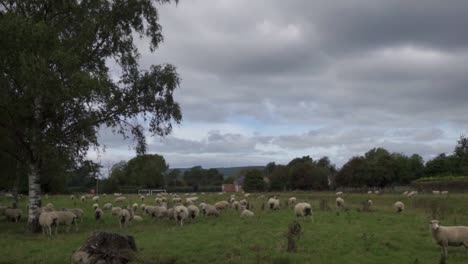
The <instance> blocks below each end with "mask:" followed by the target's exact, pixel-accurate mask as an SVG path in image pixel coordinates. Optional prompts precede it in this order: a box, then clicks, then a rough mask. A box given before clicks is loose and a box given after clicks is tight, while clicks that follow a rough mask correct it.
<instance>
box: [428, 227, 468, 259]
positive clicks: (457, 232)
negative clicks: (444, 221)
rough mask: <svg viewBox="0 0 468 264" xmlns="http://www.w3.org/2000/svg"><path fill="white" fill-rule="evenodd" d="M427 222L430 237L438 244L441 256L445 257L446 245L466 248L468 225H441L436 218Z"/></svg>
mask: <svg viewBox="0 0 468 264" xmlns="http://www.w3.org/2000/svg"><path fill="white" fill-rule="evenodd" d="M429 223H430V225H431V233H432V238H434V240H435V242H436V243H437V244H438V245H439V246H440V248H441V250H442V252H441V253H442V256H443V257H447V253H448V246H456V247H458V246H464V247H465V248H466V249H468V226H441V225H440V222H439V221H438V220H432V221H430V222H429Z"/></svg>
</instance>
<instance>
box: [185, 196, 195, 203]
mask: <svg viewBox="0 0 468 264" xmlns="http://www.w3.org/2000/svg"><path fill="white" fill-rule="evenodd" d="M185 201H186V202H187V203H190V204H194V203H196V202H197V201H198V197H189V198H186V199H185Z"/></svg>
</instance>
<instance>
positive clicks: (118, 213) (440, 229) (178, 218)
mask: <svg viewBox="0 0 468 264" xmlns="http://www.w3.org/2000/svg"><path fill="white" fill-rule="evenodd" d="M371 193H374V194H379V192H378V191H374V192H372V191H369V194H371ZM432 193H433V194H436V195H439V194H445V195H446V194H448V192H447V191H433V192H432ZM203 194H204V193H202V195H203ZM417 194H418V192H417V191H407V192H404V193H403V195H404V196H406V197H413V196H415V195H417ZM114 195H115V196H116V198H115V199H114V204H115V205H118V204H121V205H122V206H114V205H113V204H111V203H106V204H104V205H103V206H102V207H101V206H100V205H99V199H100V198H99V196H91V195H83V196H81V197H80V200H81V201H82V202H83V203H84V202H85V201H87V200H88V199H91V200H92V202H93V205H92V207H93V210H94V219H95V220H96V221H102V219H103V216H104V214H107V213H110V214H111V215H112V216H114V217H116V219H117V221H118V223H119V226H120V228H126V227H127V226H128V225H129V223H131V222H133V221H136V222H139V221H142V220H143V215H146V217H150V218H152V219H154V220H158V219H171V220H173V221H175V222H176V223H177V225H180V226H183V225H184V223H186V222H188V221H193V220H194V219H195V218H197V217H199V216H200V215H203V216H205V217H211V216H214V217H217V216H219V215H220V214H221V212H223V211H224V210H228V209H234V210H237V211H239V212H240V217H247V218H248V217H253V216H254V215H255V213H254V212H253V211H251V209H252V205H251V204H250V203H249V201H248V199H249V196H250V194H248V193H246V194H244V197H243V199H240V200H237V199H236V198H237V197H236V195H235V194H233V195H231V196H230V198H229V199H228V200H222V201H219V202H216V203H214V204H208V203H205V202H201V203H199V204H198V206H197V205H196V203H198V202H199V198H198V197H197V196H191V197H187V198H185V200H184V199H182V198H181V197H179V196H178V195H177V194H167V193H159V194H157V195H156V198H155V199H154V205H146V204H145V203H144V202H145V200H147V199H148V198H149V196H145V195H141V196H139V199H140V200H141V204H138V203H133V204H129V203H128V202H127V198H126V197H125V196H123V195H122V194H120V193H115V194H114ZM186 195H189V194H186ZM193 195H196V194H193ZM336 195H337V198H336V200H335V205H336V208H337V209H338V210H340V209H344V208H345V200H344V199H343V198H342V197H343V195H344V194H343V192H337V193H336ZM70 198H71V199H72V200H75V199H76V197H75V196H74V195H71V196H70ZM258 198H265V196H264V195H259V196H258ZM169 201H171V203H172V207H169V206H168V203H169ZM284 202H285V204H286V207H288V208H293V209H294V215H295V216H296V217H302V218H304V217H310V218H311V219H312V220H313V213H312V206H311V204H309V203H307V202H297V199H296V198H295V197H290V198H289V199H287V200H286V201H284ZM365 203H366V205H367V207H368V208H371V207H372V206H373V202H372V200H370V199H369V200H367V201H365ZM125 204H127V205H126V206H123V205H125ZM266 206H267V209H269V210H273V211H274V210H279V209H280V208H281V203H280V199H279V198H278V197H277V196H272V197H269V198H268V200H267V202H266ZM264 207H265V204H262V209H265V208H264ZM393 207H394V209H395V212H397V213H401V212H403V211H404V210H405V204H404V203H403V202H401V201H397V202H395V203H394V204H393ZM139 211H141V214H142V215H138V214H137V213H138V212H139ZM106 212H107V213H106ZM0 215H4V216H5V217H6V219H7V220H9V221H12V222H19V221H20V220H21V218H22V216H23V212H22V210H21V209H18V208H9V207H6V206H0ZM83 216H84V210H83V209H81V208H68V209H67V208H62V209H61V210H56V209H55V208H54V205H53V204H52V203H48V204H47V205H46V206H45V207H42V208H40V214H39V224H40V226H41V227H42V233H43V234H44V235H48V236H51V235H53V233H55V234H57V232H58V227H59V226H65V230H66V232H69V231H70V228H71V227H72V226H74V227H75V230H78V225H77V223H78V221H79V222H82V221H83ZM430 226H431V233H432V237H433V238H434V240H435V241H436V243H437V244H438V245H440V247H441V249H442V256H444V257H445V256H446V255H447V247H448V246H462V245H463V246H465V247H466V248H467V249H468V227H465V226H452V227H448V226H441V225H440V223H439V221H437V220H432V221H431V222H430ZM54 231H55V232H54Z"/></svg>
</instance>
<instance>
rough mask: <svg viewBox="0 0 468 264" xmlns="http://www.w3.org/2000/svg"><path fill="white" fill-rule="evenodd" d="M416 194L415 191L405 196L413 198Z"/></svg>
mask: <svg viewBox="0 0 468 264" xmlns="http://www.w3.org/2000/svg"><path fill="white" fill-rule="evenodd" d="M416 194H418V192H417V191H412V192H409V193H408V194H407V195H406V196H407V197H413V196H415V195H416Z"/></svg>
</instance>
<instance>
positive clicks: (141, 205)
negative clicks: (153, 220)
mask: <svg viewBox="0 0 468 264" xmlns="http://www.w3.org/2000/svg"><path fill="white" fill-rule="evenodd" d="M145 207H146V204H140V209H141V210H142V211H143V212H144V211H145Z"/></svg>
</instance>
